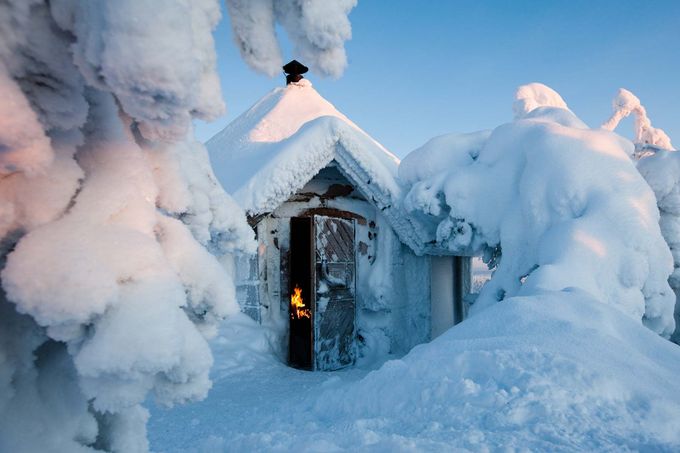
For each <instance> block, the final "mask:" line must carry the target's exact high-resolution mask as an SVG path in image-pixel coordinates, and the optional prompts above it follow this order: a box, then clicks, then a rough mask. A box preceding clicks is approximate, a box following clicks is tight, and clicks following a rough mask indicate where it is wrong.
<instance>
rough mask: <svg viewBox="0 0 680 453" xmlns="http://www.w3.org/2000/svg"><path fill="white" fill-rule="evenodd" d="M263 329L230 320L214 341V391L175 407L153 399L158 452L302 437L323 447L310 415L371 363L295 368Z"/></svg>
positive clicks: (254, 445)
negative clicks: (326, 394) (322, 398)
mask: <svg viewBox="0 0 680 453" xmlns="http://www.w3.org/2000/svg"><path fill="white" fill-rule="evenodd" d="M262 333H263V332H262V331H261V330H260V329H259V327H257V326H255V325H254V324H253V323H252V322H251V321H250V320H249V319H245V317H242V318H241V319H239V320H238V321H236V322H233V323H231V324H229V325H227V326H225V327H224V328H223V330H222V332H221V335H220V336H219V337H218V338H217V339H216V340H215V341H214V342H213V353H214V355H215V366H214V367H213V370H212V372H213V381H214V387H213V389H212V390H211V391H210V396H209V397H208V398H207V399H205V400H203V401H201V402H198V403H196V404H188V405H182V406H176V407H174V408H172V409H164V408H160V407H156V406H153V405H152V404H151V405H150V406H151V412H152V417H151V419H150V423H149V439H150V442H151V449H152V451H154V452H157V453H180V452H182V453H184V452H201V453H204V452H205V453H208V452H221V451H254V450H253V449H256V450H257V449H261V450H262V449H263V450H276V447H277V446H279V447H280V448H282V447H281V446H282V445H286V444H288V443H291V442H292V440H293V438H295V437H298V436H300V439H297V440H296V441H295V442H292V444H293V445H300V447H302V448H306V449H318V448H321V449H323V448H322V446H323V445H324V444H323V443H318V442H317V443H315V442H313V438H314V437H318V435H317V436H313V435H312V432H318V431H319V430H320V427H319V426H318V424H316V423H314V421H313V418H314V416H313V415H311V412H312V411H311V409H312V406H313V404H314V402H315V400H316V398H317V397H318V396H319V394H320V393H321V392H323V391H324V390H326V389H328V388H331V387H336V386H341V385H344V384H347V383H349V382H355V381H357V380H359V379H360V378H362V377H364V376H365V375H366V374H367V373H368V369H361V368H350V369H347V370H343V371H338V372H323V373H316V372H314V373H313V372H309V371H302V370H296V369H294V368H290V367H288V366H286V365H285V364H284V363H282V362H281V361H280V360H278V359H277V358H276V357H275V356H274V355H272V354H271V353H270V352H268V351H267V346H266V340H265V339H264V338H263V337H262V336H261V335H262ZM306 414H308V415H306ZM305 431H308V432H309V436H305V434H304V432H305ZM305 437H308V440H307V441H305V440H304V439H305ZM301 441H302V442H304V443H302V444H301ZM307 442H308V443H307Z"/></svg>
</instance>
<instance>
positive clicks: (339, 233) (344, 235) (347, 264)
mask: <svg viewBox="0 0 680 453" xmlns="http://www.w3.org/2000/svg"><path fill="white" fill-rule="evenodd" d="M313 224H314V225H313V226H314V234H313V238H314V248H315V254H314V255H315V269H314V280H315V292H316V294H315V295H316V297H315V305H314V310H312V312H313V313H312V314H313V317H314V322H313V326H314V369H316V370H320V371H332V370H337V369H340V368H343V367H346V366H348V365H352V364H353V363H354V361H355V359H356V346H355V342H354V337H355V326H354V318H355V311H356V298H355V268H356V265H355V250H354V227H355V225H354V220H353V219H341V218H335V217H325V216H314V222H313Z"/></svg>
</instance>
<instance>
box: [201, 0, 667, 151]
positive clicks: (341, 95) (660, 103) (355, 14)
mask: <svg viewBox="0 0 680 453" xmlns="http://www.w3.org/2000/svg"><path fill="white" fill-rule="evenodd" d="M224 16H225V17H224V19H223V20H222V22H221V24H220V25H219V28H218V29H217V31H216V33H215V40H216V47H217V52H218V71H219V74H220V77H221V80H222V94H223V96H224V99H225V101H226V103H227V110H228V112H227V114H226V115H225V116H223V117H222V118H219V119H218V120H216V121H214V122H213V123H211V124H198V125H197V129H196V132H197V136H198V138H199V139H200V140H202V141H205V140H207V139H208V138H210V137H211V136H212V135H213V134H214V133H216V132H218V131H219V130H221V129H222V128H223V127H224V126H225V125H226V124H228V123H229V122H230V121H232V120H233V119H234V118H236V116H238V115H239V114H241V113H242V112H244V111H245V110H246V109H248V108H249V107H250V106H251V105H252V104H254V103H255V102H256V101H257V100H258V99H259V98H260V97H262V96H263V95H265V94H266V93H267V92H269V91H270V90H271V89H272V88H274V87H276V86H280V85H282V84H283V83H284V78H283V76H281V77H275V78H273V79H270V78H268V77H266V76H264V75H261V74H258V73H255V72H254V71H252V70H250V69H249V68H248V67H247V66H246V65H245V64H244V63H243V62H242V61H241V60H240V58H239V55H238V51H237V49H236V47H235V46H234V44H233V42H232V36H231V30H230V27H229V22H228V17H226V13H225V14H224ZM350 20H351V22H352V33H353V37H352V40H351V41H349V42H348V43H347V45H346V48H347V52H348V56H349V66H348V68H347V70H346V72H345V74H344V75H343V76H342V77H341V78H339V79H337V80H334V79H327V78H326V79H324V78H322V77H320V76H319V75H317V74H314V73H310V74H308V75H307V78H308V79H309V80H311V81H312V82H313V84H314V87H315V88H316V89H317V90H318V91H319V92H320V93H321V95H323V96H324V97H325V98H326V99H328V100H329V101H330V102H332V103H333V104H335V106H336V107H337V108H338V109H339V110H340V111H342V112H343V113H345V114H346V115H347V116H348V117H350V118H351V119H352V120H353V121H354V122H355V123H357V124H358V125H359V126H360V127H361V128H363V129H364V130H365V131H366V132H368V133H369V134H371V135H372V136H373V137H374V138H375V139H377V140H378V141H380V142H381V143H383V144H384V145H385V146H386V147H387V148H388V149H390V150H391V151H392V152H394V153H395V154H397V155H398V156H400V157H403V156H405V155H406V154H408V152H410V151H412V150H413V149H415V148H417V147H418V146H420V145H422V144H423V143H425V142H426V141H427V140H428V139H429V138H431V137H434V136H436V135H441V134H444V133H449V132H460V133H463V132H470V131H474V130H479V129H488V128H493V127H495V126H497V125H499V124H501V123H503V122H506V121H509V120H510V119H511V118H512V99H513V94H514V90H515V88H516V87H517V86H519V85H522V84H524V83H529V82H542V83H545V84H546V85H549V86H550V87H552V88H554V89H555V90H557V91H558V92H559V93H560V94H561V95H562V97H563V98H564V99H565V101H566V102H567V104H568V105H569V107H570V108H571V109H572V110H573V111H574V112H575V113H576V114H577V115H578V116H580V117H581V118H582V119H583V120H584V121H585V122H586V123H588V124H589V125H591V126H597V125H599V124H600V123H601V122H603V121H604V120H606V119H607V117H608V116H609V114H610V113H611V99H612V98H613V96H614V95H615V94H616V91H617V89H618V88H620V87H623V88H627V89H629V90H631V91H632V92H633V93H635V94H636V95H637V96H638V97H639V98H640V99H641V101H642V103H643V105H645V106H646V108H647V112H648V114H649V116H650V118H651V119H652V123H653V125H654V126H656V127H660V128H662V129H664V130H665V131H666V132H667V133H668V134H669V135H670V137H671V139H672V140H673V139H674V140H673V141H674V145H675V146H676V147H678V146H680V1H676V0H656V1H652V0H647V1H626V0H619V1H596V0H591V1H584V0H570V1H557V0H555V1H547V0H544V1H509V0H508V1H443V0H428V1H425V0H423V1H414V0H412V1H400V0H382V1H381V0H359V4H358V6H357V7H356V8H355V9H354V10H353V11H352V13H351V15H350ZM295 57H296V55H295V54H294V53H293V52H292V50H291V48H290V46H289V45H287V43H285V37H284V59H285V60H286V61H288V60H290V59H292V58H295ZM303 63H304V61H303ZM416 67H417V68H416ZM631 130H632V121H631V120H630V119H628V120H626V121H625V122H623V123H622V124H621V125H620V126H619V129H618V132H620V133H622V134H623V135H626V136H631V135H632V133H631Z"/></svg>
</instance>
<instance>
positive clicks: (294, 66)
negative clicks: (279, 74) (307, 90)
mask: <svg viewBox="0 0 680 453" xmlns="http://www.w3.org/2000/svg"><path fill="white" fill-rule="evenodd" d="M307 71H309V68H308V67H307V66H305V65H303V64H302V63H300V62H299V61H297V60H292V61H291V62H290V63H287V64H286V65H284V66H283V72H285V73H286V74H290V75H300V74H304V73H305V72H307Z"/></svg>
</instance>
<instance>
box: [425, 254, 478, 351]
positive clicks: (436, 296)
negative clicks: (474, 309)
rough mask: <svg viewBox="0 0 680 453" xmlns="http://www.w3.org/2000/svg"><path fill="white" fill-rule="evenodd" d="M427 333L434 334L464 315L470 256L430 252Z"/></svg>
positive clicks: (468, 288) (435, 335) (448, 326)
mask: <svg viewBox="0 0 680 453" xmlns="http://www.w3.org/2000/svg"><path fill="white" fill-rule="evenodd" d="M431 266H432V269H431V272H430V287H431V288H432V297H431V314H432V324H431V325H432V331H431V337H432V338H436V337H438V336H439V335H441V334H442V333H444V332H445V331H446V330H448V329H449V328H450V327H452V326H453V325H455V324H458V323H459V322H461V321H463V319H465V317H466V315H467V295H468V294H469V293H470V286H471V277H472V275H471V273H470V266H471V258H470V257H464V256H432V257H431Z"/></svg>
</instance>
